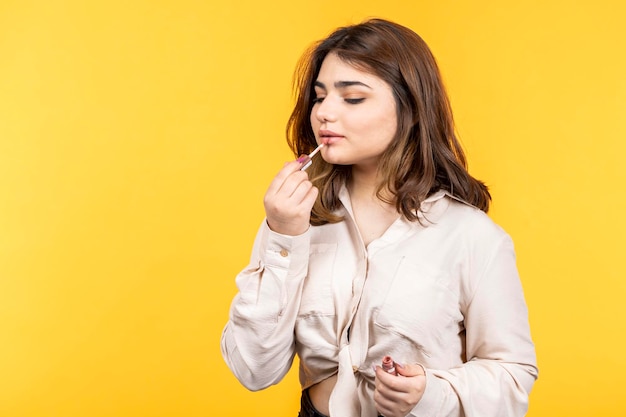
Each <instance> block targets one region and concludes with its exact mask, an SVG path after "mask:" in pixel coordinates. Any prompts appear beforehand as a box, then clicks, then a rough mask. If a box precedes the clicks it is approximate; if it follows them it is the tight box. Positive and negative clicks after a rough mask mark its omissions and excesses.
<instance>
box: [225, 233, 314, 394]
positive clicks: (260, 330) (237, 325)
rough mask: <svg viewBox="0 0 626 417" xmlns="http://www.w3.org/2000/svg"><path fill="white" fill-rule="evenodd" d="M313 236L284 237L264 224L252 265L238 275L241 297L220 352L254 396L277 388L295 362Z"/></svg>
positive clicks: (232, 313)
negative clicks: (301, 303) (259, 392)
mask: <svg viewBox="0 0 626 417" xmlns="http://www.w3.org/2000/svg"><path fill="white" fill-rule="evenodd" d="M309 233H310V232H308V231H307V232H306V233H304V234H303V235H300V236H285V235H280V234H278V233H275V232H273V231H271V230H270V228H269V227H268V226H267V223H266V222H263V225H262V226H261V228H260V230H259V232H258V233H257V236H256V239H255V242H254V247H253V250H252V256H251V258H250V264H249V265H248V266H247V267H246V268H245V269H244V270H243V271H241V272H240V273H239V275H237V278H236V283H237V287H238V290H239V292H238V293H237V295H236V296H235V298H234V299H233V302H232V304H231V307H230V314H229V321H228V323H227V324H226V326H225V328H224V331H223V332H222V338H221V351H222V356H223V357H224V360H225V361H226V363H227V365H228V367H229V368H230V369H231V371H232V372H233V374H234V375H235V377H236V378H237V379H238V380H239V381H240V382H241V383H242V384H243V385H244V386H245V387H246V388H248V389H250V390H252V391H256V390H260V389H263V388H266V387H268V386H270V385H273V384H276V383H278V382H279V381H280V380H281V379H282V378H283V377H284V376H285V374H286V373H287V372H288V371H289V368H290V367H291V364H292V362H293V358H294V355H295V337H294V325H295V321H296V318H297V315H298V306H299V304H300V298H301V294H302V286H303V281H304V278H305V276H306V271H307V266H308V254H309V241H310V237H309Z"/></svg>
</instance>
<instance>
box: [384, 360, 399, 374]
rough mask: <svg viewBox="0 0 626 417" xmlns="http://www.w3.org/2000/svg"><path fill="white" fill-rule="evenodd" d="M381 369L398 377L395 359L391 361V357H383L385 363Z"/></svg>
mask: <svg viewBox="0 0 626 417" xmlns="http://www.w3.org/2000/svg"><path fill="white" fill-rule="evenodd" d="M381 368H383V371H385V372H387V373H388V374H391V375H398V373H397V372H396V363H395V362H394V361H393V359H391V356H389V355H387V356H385V357H383V363H382V365H381Z"/></svg>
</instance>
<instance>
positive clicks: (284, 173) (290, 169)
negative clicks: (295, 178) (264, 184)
mask: <svg viewBox="0 0 626 417" xmlns="http://www.w3.org/2000/svg"><path fill="white" fill-rule="evenodd" d="M301 166H302V164H301V163H300V162H298V161H297V160H296V161H291V162H286V163H285V165H284V166H283V168H282V169H281V170H280V171H278V174H276V176H275V177H274V179H273V180H272V182H271V183H270V186H269V187H268V189H267V193H268V194H276V193H277V192H278V191H279V190H280V189H281V187H282V185H283V184H284V182H285V180H286V179H287V178H288V177H289V176H290V175H291V174H293V173H295V172H298V171H300V167H301ZM300 172H302V171H300ZM303 174H305V175H306V173H304V172H303Z"/></svg>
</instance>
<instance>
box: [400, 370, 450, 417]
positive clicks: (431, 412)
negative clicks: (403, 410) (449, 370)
mask: <svg viewBox="0 0 626 417" xmlns="http://www.w3.org/2000/svg"><path fill="white" fill-rule="evenodd" d="M447 384H448V383H447V382H446V381H444V380H442V379H441V378H438V377H437V376H435V375H434V374H433V373H432V372H429V371H428V370H427V371H426V389H425V390H424V395H422V398H421V399H420V401H419V402H418V403H417V405H416V406H415V407H414V408H413V410H411V412H410V413H409V416H411V417H428V416H436V415H439V414H438V413H439V410H441V407H442V404H443V401H444V399H445V396H446V389H447V387H446V385H447Z"/></svg>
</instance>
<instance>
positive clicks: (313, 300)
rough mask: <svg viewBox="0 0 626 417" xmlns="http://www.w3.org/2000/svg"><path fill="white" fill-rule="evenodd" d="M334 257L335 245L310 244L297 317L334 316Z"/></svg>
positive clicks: (335, 253)
mask: <svg viewBox="0 0 626 417" xmlns="http://www.w3.org/2000/svg"><path fill="white" fill-rule="evenodd" d="M336 256H337V244H336V243H315V244H311V248H310V254H309V267H308V271H307V276H306V278H305V279H304V288H303V290H302V300H301V302H300V311H299V316H301V317H302V316H315V315H332V314H335V308H334V303H333V298H334V297H333V270H334V267H335V258H336Z"/></svg>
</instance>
